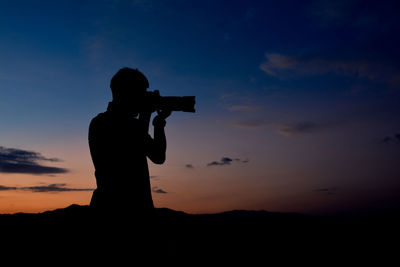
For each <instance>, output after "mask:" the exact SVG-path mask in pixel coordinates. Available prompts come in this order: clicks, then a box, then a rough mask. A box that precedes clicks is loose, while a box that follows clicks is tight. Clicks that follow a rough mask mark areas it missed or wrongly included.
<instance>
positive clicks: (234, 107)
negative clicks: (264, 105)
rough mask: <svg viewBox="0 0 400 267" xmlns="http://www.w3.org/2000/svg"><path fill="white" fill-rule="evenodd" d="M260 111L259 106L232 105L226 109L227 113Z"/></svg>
mask: <svg viewBox="0 0 400 267" xmlns="http://www.w3.org/2000/svg"><path fill="white" fill-rule="evenodd" d="M260 109H261V107H260V106H256V105H251V104H241V105H232V106H229V107H228V110H229V111H257V110H260Z"/></svg>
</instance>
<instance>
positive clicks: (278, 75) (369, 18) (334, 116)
mask: <svg viewBox="0 0 400 267" xmlns="http://www.w3.org/2000/svg"><path fill="white" fill-rule="evenodd" d="M399 11H400V10H399V4H398V1H384V0H383V1H365V0H363V1H362V0H346V1H326V0H320V1H317V0H310V1H285V0H284V1H282V0H281V1H217V0H213V1H211V0H210V1H167V0H165V1H162V0H160V1H155V0H129V1H128V0H127V1H124V0H119V1H118V0H108V1H100V0H99V1H18V0H13V1H0V33H1V34H0V213H14V212H37V211H44V210H49V209H55V208H63V207H66V206H68V205H70V204H73V203H76V204H81V205H86V204H89V202H90V198H91V194H92V191H91V190H92V189H93V188H95V186H96V185H95V178H94V174H93V172H94V169H93V166H92V163H91V159H90V154H89V148H88V144H87V131H88V125H89V123H90V120H91V119H92V118H93V117H94V116H95V115H96V114H98V113H100V112H103V111H105V109H106V107H107V103H108V101H110V100H111V91H110V89H109V82H110V79H111V77H112V76H113V75H114V74H115V73H116V72H117V71H118V69H120V68H122V67H132V68H138V69H139V70H141V71H142V72H143V73H144V74H145V75H146V76H147V77H148V79H149V82H150V89H151V90H153V89H159V90H160V92H161V95H177V96H180V95H195V96H196V100H197V103H196V109H197V112H196V113H195V114H192V113H178V112H176V113H173V114H172V116H171V117H170V118H169V119H168V124H167V128H166V134H167V139H168V150H167V161H166V163H165V164H164V165H161V166H156V165H154V164H152V163H149V166H150V173H151V176H152V177H151V185H152V189H153V199H154V203H155V206H156V207H168V208H171V209H176V210H182V211H185V212H189V213H214V212H220V211H226V210H232V209H252V210H259V209H264V210H268V211H281V212H304V213H312V214H320V213H335V212H346V211H362V210H368V211H370V210H391V209H394V208H396V207H397V206H396V203H398V201H399V200H400V197H399V196H400V167H399V166H400V162H399V160H400V106H399V103H400V101H399V100H400V62H399V58H400V50H399V47H400V35H399V32H400V22H399V16H398V14H399ZM121 186H124V185H123V184H121Z"/></svg>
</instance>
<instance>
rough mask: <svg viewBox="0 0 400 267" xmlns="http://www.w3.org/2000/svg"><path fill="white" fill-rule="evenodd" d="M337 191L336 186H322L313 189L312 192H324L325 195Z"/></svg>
mask: <svg viewBox="0 0 400 267" xmlns="http://www.w3.org/2000/svg"><path fill="white" fill-rule="evenodd" d="M337 191H338V188H337V187H324V188H318V189H315V190H314V192H318V193H321V194H326V195H336V194H337Z"/></svg>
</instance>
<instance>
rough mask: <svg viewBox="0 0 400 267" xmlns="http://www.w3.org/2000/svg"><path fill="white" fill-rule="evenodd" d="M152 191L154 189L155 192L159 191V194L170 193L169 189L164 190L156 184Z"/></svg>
mask: <svg viewBox="0 0 400 267" xmlns="http://www.w3.org/2000/svg"><path fill="white" fill-rule="evenodd" d="M152 191H153V192H154V193H157V194H168V192H167V191H164V190H163V189H161V188H158V187H156V186H155V187H153V189H152Z"/></svg>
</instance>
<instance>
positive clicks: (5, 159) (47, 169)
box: [0, 146, 68, 175]
mask: <svg viewBox="0 0 400 267" xmlns="http://www.w3.org/2000/svg"><path fill="white" fill-rule="evenodd" d="M39 161H48V162H59V161H60V160H59V159H57V158H46V157H44V156H42V155H41V154H40V153H38V152H34V151H28V150H22V149H15V148H6V147H3V146H0V172H3V173H25V174H36V175H41V174H58V173H66V172H68V170H67V169H64V168H58V167H51V166H44V165H41V164H39V163H38V162H39Z"/></svg>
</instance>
